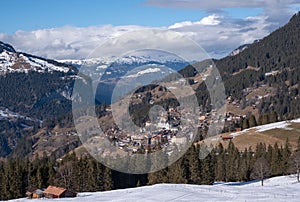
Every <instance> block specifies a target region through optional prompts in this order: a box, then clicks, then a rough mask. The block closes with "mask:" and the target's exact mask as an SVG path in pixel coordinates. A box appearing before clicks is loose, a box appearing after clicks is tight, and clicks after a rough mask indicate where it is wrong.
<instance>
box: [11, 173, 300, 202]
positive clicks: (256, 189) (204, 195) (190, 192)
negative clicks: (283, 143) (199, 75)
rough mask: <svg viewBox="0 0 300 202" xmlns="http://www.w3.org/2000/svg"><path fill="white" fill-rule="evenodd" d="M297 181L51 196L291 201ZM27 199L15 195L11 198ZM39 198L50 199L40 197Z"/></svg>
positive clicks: (298, 193) (88, 200)
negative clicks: (262, 184)
mask: <svg viewBox="0 0 300 202" xmlns="http://www.w3.org/2000/svg"><path fill="white" fill-rule="evenodd" d="M299 185H300V184H299V183H297V179H296V178H295V176H292V175H291V176H282V177H274V178H270V179H267V180H266V181H265V185H264V186H263V187H262V186H261V185H260V182H258V181H251V182H232V183H230V182H227V183H222V182H219V183H215V184H214V185H186V184H157V185H153V186H146V187H139V188H131V189H122V190H114V191H106V192H95V193H80V194H79V196H78V197H77V198H63V199H53V200H55V201H74V202H77V201H78V202H81V201H85V202H94V201H145V202H146V201H290V202H296V201H299V198H300V186H299ZM13 201H14V202H30V201H32V199H16V200H11V201H10V202H13ZM39 201H48V202H49V201H52V200H49V199H40V200H39Z"/></svg>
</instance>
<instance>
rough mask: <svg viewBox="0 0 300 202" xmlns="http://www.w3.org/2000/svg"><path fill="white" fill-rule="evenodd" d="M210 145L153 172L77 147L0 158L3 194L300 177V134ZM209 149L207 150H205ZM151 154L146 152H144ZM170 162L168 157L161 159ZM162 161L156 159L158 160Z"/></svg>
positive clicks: (14, 195) (18, 195)
mask: <svg viewBox="0 0 300 202" xmlns="http://www.w3.org/2000/svg"><path fill="white" fill-rule="evenodd" d="M206 147H207V146H202V145H199V144H195V145H193V146H191V147H190V148H189V150H188V151H187V152H186V153H185V154H184V156H183V157H181V158H180V159H179V160H178V161H176V162H175V163H173V164H172V165H170V166H168V167H166V168H165V169H162V170H159V171H157V172H154V173H149V174H140V175H137V174H126V173H121V172H118V171H115V170H111V169H109V168H107V167H105V166H104V165H102V164H101V163H99V162H97V161H96V160H95V159H93V158H92V157H89V156H83V157H78V156H77V155H76V154H75V153H74V152H73V153H71V154H68V155H66V156H65V157H64V158H63V159H58V160H57V159H56V158H55V157H54V156H51V157H47V156H46V155H43V156H41V157H39V156H36V157H35V158H34V159H33V160H29V159H28V158H25V159H19V158H14V159H6V160H2V161H1V163H0V199H1V200H8V199H14V198H21V197H24V196H25V193H26V191H27V190H28V189H29V188H46V187H47V186H48V185H55V186H60V187H64V188H68V189H70V190H73V191H76V192H94V191H106V190H111V189H120V188H129V187H137V186H144V185H152V184H157V183H180V184H187V183H188V184H199V185H200V184H213V183H214V182H216V181H224V182H229V181H231V182H232V181H240V182H245V181H250V180H254V179H259V180H261V182H262V185H263V180H264V179H265V178H267V177H272V176H279V175H287V174H291V173H296V174H297V175H296V176H297V179H298V182H299V169H300V138H299V140H298V145H297V149H296V150H295V151H293V150H292V148H291V146H290V144H289V141H288V139H287V140H286V143H285V145H284V146H279V145H278V144H277V143H276V144H275V145H273V146H272V145H268V146H267V145H266V144H264V143H260V144H257V146H256V148H246V149H245V150H244V151H239V150H238V149H237V147H236V146H235V145H234V143H233V142H232V141H230V142H229V144H228V146H227V147H226V148H225V147H224V146H223V144H221V143H220V144H219V145H217V146H215V147H214V148H213V149H212V150H211V151H210V152H209V153H208V154H207V155H206V156H205V158H201V154H202V153H201V152H200V151H205V150H206V149H207V148H206ZM203 149H204V150H203ZM145 155H146V154H145ZM161 161H164V162H161V163H166V161H168V159H162V160H161ZM156 163H157V162H156Z"/></svg>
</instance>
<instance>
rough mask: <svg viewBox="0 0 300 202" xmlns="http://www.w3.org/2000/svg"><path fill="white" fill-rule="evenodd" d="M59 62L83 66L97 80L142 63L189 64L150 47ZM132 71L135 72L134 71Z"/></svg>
mask: <svg viewBox="0 0 300 202" xmlns="http://www.w3.org/2000/svg"><path fill="white" fill-rule="evenodd" d="M60 62H63V63H67V64H72V65H73V66H75V67H77V68H79V69H80V68H82V67H84V73H88V75H90V76H92V77H93V78H94V79H97V80H98V79H99V78H100V77H102V76H103V78H102V80H103V79H104V80H105V79H108V78H120V77H122V76H124V75H125V74H126V73H128V72H129V71H131V70H133V69H134V68H136V67H139V66H143V65H155V64H156V65H164V66H166V67H169V68H171V69H173V70H176V71H177V70H180V69H182V68H184V67H185V66H187V65H188V64H189V62H187V61H185V60H184V59H182V58H180V57H179V56H177V55H175V54H173V53H168V52H165V51H161V50H152V49H145V50H138V51H133V52H130V53H127V54H125V55H123V56H121V57H116V56H111V57H108V58H104V57H99V58H89V59H82V60H60ZM134 73H135V74H136V72H134ZM127 76H129V75H127Z"/></svg>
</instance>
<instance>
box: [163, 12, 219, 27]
mask: <svg viewBox="0 0 300 202" xmlns="http://www.w3.org/2000/svg"><path fill="white" fill-rule="evenodd" d="M221 19H222V17H221V16H218V15H216V14H213V15H209V16H207V17H204V18H202V19H201V20H199V21H197V22H192V21H184V22H178V23H175V24H174V25H171V26H169V29H176V28H180V27H187V26H193V25H218V24H220V22H221V21H220V20H221Z"/></svg>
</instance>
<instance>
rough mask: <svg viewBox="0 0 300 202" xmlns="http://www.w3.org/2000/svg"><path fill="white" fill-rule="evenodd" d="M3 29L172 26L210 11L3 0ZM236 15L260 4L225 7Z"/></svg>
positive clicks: (116, 1) (74, 0)
mask: <svg viewBox="0 0 300 202" xmlns="http://www.w3.org/2000/svg"><path fill="white" fill-rule="evenodd" d="M1 7H2V8H5V9H2V10H1V13H2V16H7V17H5V19H7V20H2V21H1V23H0V24H1V26H0V32H2V33H7V34H11V33H14V32H15V31H17V30H26V31H30V30H36V29H44V28H53V27H61V26H64V25H71V26H79V27H86V26H98V25H105V24H112V25H141V26H155V27H157V26H169V25H172V24H174V23H176V22H181V21H187V20H189V21H197V20H199V19H201V18H203V17H204V16H206V15H207V14H208V12H207V11H205V10H203V9H199V8H195V9H188V8H185V9H182V8H176V7H175V8H174V7H170V8H168V7H160V6H151V5H147V4H146V3H145V2H144V1H143V0H129V1H127V0H104V1H102V0H43V1H39V0H24V1H20V0H9V1H2V2H1ZM222 11H226V12H227V13H226V15H231V16H232V17H236V18H243V17H247V16H253V15H257V14H259V13H261V12H262V9H260V8H226V9H222Z"/></svg>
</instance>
